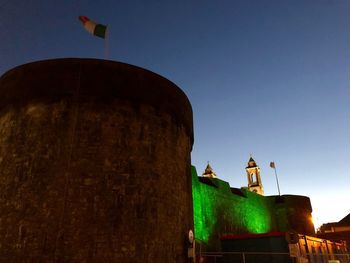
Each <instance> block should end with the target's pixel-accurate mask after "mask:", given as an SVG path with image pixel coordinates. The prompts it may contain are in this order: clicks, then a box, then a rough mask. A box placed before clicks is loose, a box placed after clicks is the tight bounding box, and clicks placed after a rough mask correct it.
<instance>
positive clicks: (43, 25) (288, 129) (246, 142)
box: [0, 0, 350, 224]
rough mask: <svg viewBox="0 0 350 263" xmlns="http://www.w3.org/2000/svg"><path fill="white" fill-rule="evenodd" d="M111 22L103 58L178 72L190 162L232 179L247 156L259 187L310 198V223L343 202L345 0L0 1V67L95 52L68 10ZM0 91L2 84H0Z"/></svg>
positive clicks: (347, 196) (347, 180) (100, 44)
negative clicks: (189, 127) (189, 123)
mask: <svg viewBox="0 0 350 263" xmlns="http://www.w3.org/2000/svg"><path fill="white" fill-rule="evenodd" d="M79 15H86V16H88V17H90V18H91V19H93V20H96V21H97V22H100V23H105V24H108V25H109V30H110V39H109V59H111V60H117V61H122V62H126V63H130V64H134V65H137V66H140V67H144V68H147V69H149V70H152V71H154V72H157V73H158V74H161V75H163V76H164V77H166V78H168V79H170V80H171V81H173V82H175V83H176V84H177V85H178V86H179V87H181V88H182V89H183V90H184V91H185V93H186V94H187V95H188V97H189V99H190V101H191V103H192V107H193V112H194V125H195V145H194V149H193V152H192V162H193V164H194V165H195V166H196V167H197V170H198V173H202V172H203V170H204V168H205V166H206V163H207V161H210V162H211V164H212V166H213V168H214V169H215V171H216V173H217V174H218V176H219V177H220V178H221V179H223V180H225V181H228V182H229V183H230V184H231V186H233V187H241V186H245V185H246V184H247V181H246V174H245V169H244V168H245V166H246V162H247V161H248V159H249V154H250V153H252V154H253V157H254V158H255V160H256V161H257V163H258V164H259V165H260V167H261V170H262V180H263V183H264V187H265V192H266V194H267V195H274V194H277V188H276V183H275V178H274V173H273V170H272V169H271V168H269V162H270V161H275V163H276V167H277V171H278V174H279V179H280V186H281V192H282V194H301V195H307V196H309V197H310V198H311V201H312V204H313V207H314V213H313V214H314V218H315V220H316V223H317V224H320V223H325V222H330V221H338V220H340V219H341V218H342V217H344V216H345V215H347V214H348V213H349V212H350V193H349V187H350V167H349V160H350V139H349V138H350V104H349V99H350V2H349V1H348V0H336V1H334V0H317V1H316V0H315V1H311V0H291V1H287V0H269V1H264V0H255V1H249V0H242V1H238V0H237V1H236V0H222V1H213V0H210V1H209V0H191V1H188V0H178V1H173V0H171V1H170V0H162V1H160V0H147V1H144V0H138V1H135V0H125V1H116V0H110V1H83V0H70V1H68V0H65V1H64V0H61V1H58V0H57V1H49V0H27V1H20V0H0V39H1V42H0V74H3V73H4V72H6V71H7V70H9V69H10V68H12V67H14V66H17V65H20V64H23V63H26V62H30V61H35V60H41V59H47V58H57V57H93V58H104V41H103V40H102V39H99V38H96V37H93V36H91V35H89V34H88V33H87V32H86V31H85V30H84V29H83V27H82V25H81V24H80V21H79V20H78V19H77V17H78V16H79ZM0 96H1V94H0Z"/></svg>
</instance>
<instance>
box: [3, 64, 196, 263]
mask: <svg viewBox="0 0 350 263" xmlns="http://www.w3.org/2000/svg"><path fill="white" fill-rule="evenodd" d="M192 143H193V130H192V110H191V106H190V103H189V101H188V99H187V97H186V96H185V95H184V93H183V92H182V91H181V90H180V89H179V88H178V87H176V86H175V85H174V84H173V83H171V82H170V81H168V80H166V79H164V78H162V77H161V76H158V75H156V74H154V73H152V72H149V71H146V70H143V69H141V68H137V67H134V66H131V65H127V64H122V63H117V62H110V61H101V60H89V59H59V60H49V61H41V62H35V63H31V64H26V65H23V66H20V67H17V68H15V69H13V70H11V71H9V72H8V73H6V74H5V75H3V76H2V77H1V79H0V258H1V261H4V262H5V261H8V262H161V263H164V262H174V263H175V262H176V263H178V262H187V259H186V256H187V254H186V253H187V244H186V237H187V233H188V230H189V229H190V228H193V214H192V195H191V170H190V169H191V168H190V151H191V147H192Z"/></svg>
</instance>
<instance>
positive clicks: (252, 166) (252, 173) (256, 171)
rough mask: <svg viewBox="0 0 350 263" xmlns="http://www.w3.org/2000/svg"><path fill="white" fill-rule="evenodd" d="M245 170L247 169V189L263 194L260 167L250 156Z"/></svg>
mask: <svg viewBox="0 0 350 263" xmlns="http://www.w3.org/2000/svg"><path fill="white" fill-rule="evenodd" d="M245 170H246V171H247V176H248V190H249V191H251V192H255V193H257V194H259V195H264V187H263V185H262V182H261V177H260V167H259V166H258V165H257V164H256V162H255V161H254V159H253V158H252V157H250V159H249V161H248V165H247V167H246V168H245Z"/></svg>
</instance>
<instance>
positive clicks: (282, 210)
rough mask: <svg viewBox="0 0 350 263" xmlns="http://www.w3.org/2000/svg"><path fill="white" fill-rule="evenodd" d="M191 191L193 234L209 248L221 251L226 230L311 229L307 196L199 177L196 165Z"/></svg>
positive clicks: (230, 232)
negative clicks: (272, 193)
mask: <svg viewBox="0 0 350 263" xmlns="http://www.w3.org/2000/svg"><path fill="white" fill-rule="evenodd" d="M192 194H193V210H194V211H193V213H194V226H195V237H196V239H197V240H199V241H200V242H201V243H202V244H203V245H205V247H206V249H208V250H210V251H218V250H219V251H220V249H221V247H220V237H221V236H223V235H226V234H245V233H250V234H263V233H268V232H273V231H280V232H287V231H292V230H293V231H296V232H298V233H302V234H312V233H314V232H313V224H312V222H311V220H310V219H311V212H312V210H311V204H310V199H309V198H308V197H304V196H295V195H286V196H281V197H276V196H271V197H269V196H267V197H266V196H262V195H259V194H256V193H253V192H250V191H248V190H247V189H244V188H242V189H237V188H230V185H229V184H228V183H227V182H225V181H222V180H220V179H217V178H205V177H198V176H197V172H196V169H195V167H192Z"/></svg>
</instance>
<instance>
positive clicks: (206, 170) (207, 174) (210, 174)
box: [202, 162, 218, 178]
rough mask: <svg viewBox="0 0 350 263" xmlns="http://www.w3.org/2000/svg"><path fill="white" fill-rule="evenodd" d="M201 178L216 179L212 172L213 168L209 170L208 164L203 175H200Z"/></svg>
mask: <svg viewBox="0 0 350 263" xmlns="http://www.w3.org/2000/svg"><path fill="white" fill-rule="evenodd" d="M202 176H203V177H209V178H218V177H217V175H216V173H215V172H214V170H213V168H211V166H210V164H209V162H208V165H207V167H206V168H205V171H204V173H203V174H202Z"/></svg>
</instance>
